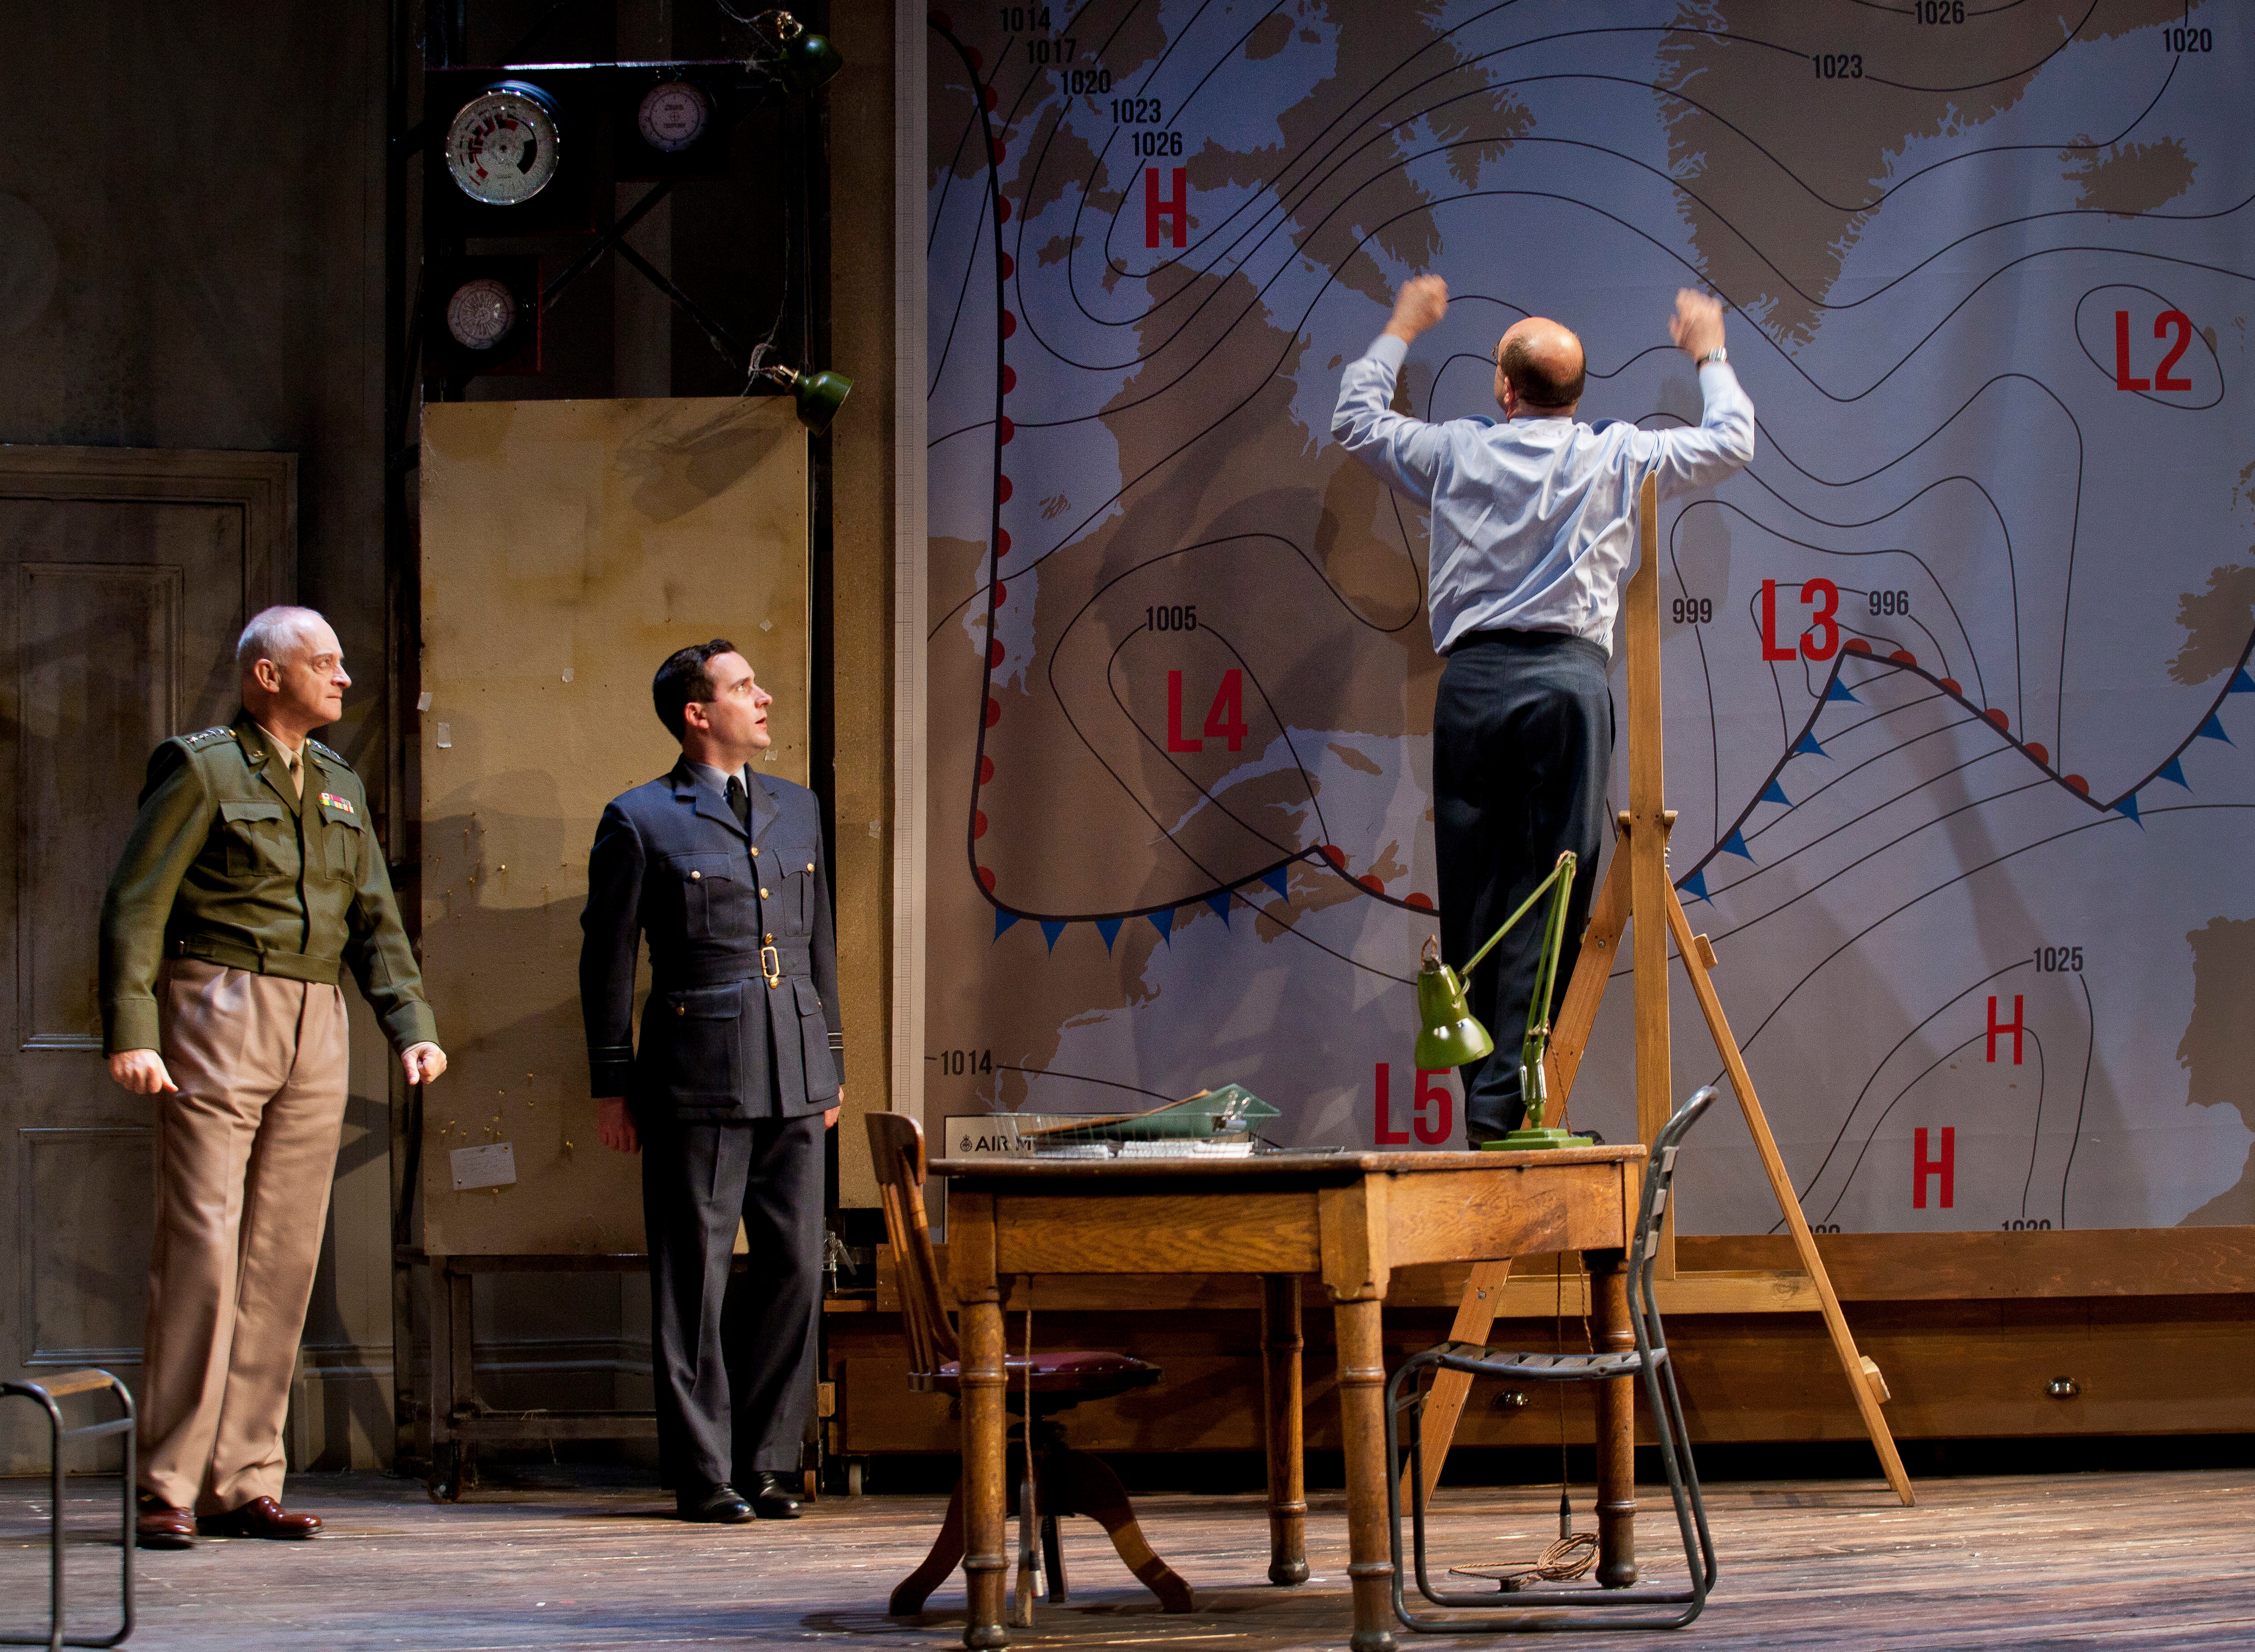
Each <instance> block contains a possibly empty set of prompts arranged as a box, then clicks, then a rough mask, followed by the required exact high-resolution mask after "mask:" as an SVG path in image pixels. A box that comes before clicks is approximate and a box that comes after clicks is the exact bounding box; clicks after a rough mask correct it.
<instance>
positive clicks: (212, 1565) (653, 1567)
mask: <svg viewBox="0 0 2255 1652" xmlns="http://www.w3.org/2000/svg"><path fill="white" fill-rule="evenodd" d="M110 1483H111V1484H114V1482H110ZM100 1484H102V1482H98V1481H81V1482H76V1487H77V1488H81V1489H82V1490H85V1491H91V1490H92V1489H93V1488H95V1487H96V1486H98V1485H100ZM45 1489H46V1488H45V1482H44V1481H26V1480H11V1481H0V1634H18V1635H21V1634H25V1633H28V1632H31V1631H32V1630H33V1629H34V1628H42V1629H43V1628H44V1625H43V1624H40V1623H36V1622H35V1621H34V1614H36V1613H38V1612H39V1610H40V1608H41V1607H42V1606H43V1603H44V1600H45V1598H46V1581H45V1570H44V1566H45V1559H44V1549H43V1546H41V1544H40V1543H39V1539H38V1537H37V1536H36V1534H37V1533H38V1532H39V1530H42V1529H43V1521H44V1514H45V1508H44V1502H45ZM290 1490H291V1495H290V1503H291V1506H292V1507H293V1508H302V1509H310V1510H312V1511H313V1512H315V1513H318V1514H320V1515H321V1516H324V1517H325V1518H326V1519H327V1521H328V1522H329V1531H328V1535H327V1537H323V1538H322V1539H320V1540H319V1541H317V1542H314V1543H310V1544H273V1543H250V1542H208V1543H205V1544H200V1546H199V1547H198V1548H197V1549H196V1550H195V1551H193V1552H192V1553H186V1554H179V1553H174V1554H144V1555H142V1556H141V1557H140V1560H139V1565H140V1571H141V1579H142V1585H141V1628H140V1630H139V1632H138V1633H137V1634H136V1635H135V1636H134V1638H133V1640H132V1641H131V1642H129V1643H128V1644H129V1645H130V1646H132V1647H136V1648H140V1647H146V1648H149V1649H164V1652H265V1649H276V1652H280V1649H290V1652H362V1649H367V1652H376V1649H384V1652H394V1649H404V1652H516V1649H534V1648H538V1649H544V1652H546V1649H564V1652H598V1649H601V1652H611V1649H628V1648H636V1649H649V1652H664V1649H687V1648H713V1647H782V1646H797V1645H807V1644H812V1643H823V1642H827V1643H830V1644H833V1645H854V1644H865V1645H868V1646H870V1647H873V1648H875V1647H900V1648H911V1647H933V1648H943V1647H953V1646H956V1645H958V1644H959V1635H960V1633H961V1629H962V1622H963V1619H962V1602H963V1593H962V1586H961V1581H960V1578H958V1579H957V1580H956V1581H955V1582H954V1583H953V1584H952V1586H950V1587H948V1588H945V1589H943V1590H942V1591H941V1592H940V1593H938V1594H937V1595H935V1596H934V1597H933V1600H932V1607H933V1610H932V1611H931V1612H930V1613H928V1614H926V1615H925V1617H924V1619H923V1620H922V1621H920V1622H909V1623H901V1622H895V1621H891V1620H889V1619H887V1618H886V1617H885V1615H884V1604H885V1597H886V1594H887V1593H888V1592H889V1590H890V1588H891V1587H892V1586H893V1584H894V1582H895V1581H896V1580H897V1579H899V1578H900V1577H901V1576H902V1575H903V1574H904V1573H905V1572H907V1571H908V1570H909V1568H910V1566H911V1565H913V1564H914V1563H915V1562H916V1561H917V1559H919V1558H921V1557H922V1555H923V1553H924V1547H925V1545H926V1544H927V1543H928V1542H929V1541H930V1539H931V1533H932V1530H933V1529H934V1526H935V1524H936V1523H937V1522H938V1518H939V1513H940V1508H941V1504H940V1502H939V1500H938V1499H937V1498H930V1497H883V1496H878V1497H862V1498H853V1499H847V1498H838V1499H826V1500H825V1501H824V1502H821V1503H819V1504H817V1505H815V1506H813V1507H811V1509H809V1510H808V1512H807V1515H806V1516H805V1517H804V1519H801V1520H799V1521H797V1522H796V1523H790V1524H783V1523H761V1524H756V1525H751V1526H743V1527H734V1528H721V1527H689V1526H684V1525H682V1524H680V1523H678V1522H676V1521H673V1520H671V1519H661V1518H658V1517H657V1516H658V1512H659V1509H660V1508H661V1507H662V1505H660V1504H659V1502H657V1499H656V1497H655V1496H654V1495H652V1494H651V1493H650V1492H648V1491H636V1490H624V1489H618V1488H608V1489H597V1490H580V1489H573V1488H570V1487H569V1486H568V1485H567V1484H566V1483H565V1482H564V1481H560V1480H559V1481H557V1483H555V1484H554V1485H552V1486H534V1487H530V1488H528V1487H524V1486H522V1485H520V1487H519V1488H516V1489H513V1490H496V1489H487V1490H482V1491H479V1492H475V1493H474V1494H473V1496H472V1500H471V1501H468V1502H463V1503H460V1504H457V1505H455V1506H453V1507H451V1508H440V1507H438V1506H435V1505H433V1504H432V1503H431V1502H427V1501H426V1500H425V1498H424V1496H423V1495H422V1492H421V1490H420V1488H418V1487H417V1486H414V1485H412V1484H410V1483H408V1482H405V1481H396V1480H386V1479H381V1478H377V1477H375V1476H369V1475H302V1476H299V1477H297V1478H295V1479H293V1480H292V1482H291V1488H290ZM1640 1490H1641V1492H1642V1495H1644V1499H1645V1501H1644V1502H1643V1504H1642V1513H1641V1514H1640V1517H1639V1534H1638V1542H1639V1544H1640V1549H1641V1551H1642V1552H1643V1554H1644V1556H1645V1557H1646V1559H1647V1565H1648V1567H1649V1566H1650V1564H1651V1563H1652V1562H1654V1561H1657V1562H1659V1563H1660V1566H1659V1569H1660V1570H1661V1571H1663V1572H1667V1573H1668V1574H1669V1575H1675V1576H1680V1575H1681V1574H1680V1572H1677V1571H1676V1570H1675V1564H1674V1563H1673V1562H1672V1559H1671V1557H1670V1555H1669V1552H1668V1551H1669V1548H1670V1546H1671V1544H1672V1542H1673V1539H1672V1537H1671V1536H1670V1534H1671V1532H1672V1529H1673V1523H1672V1519H1671V1518H1670V1516H1669V1514H1668V1502H1667V1496H1666V1488H1664V1487H1660V1488H1640ZM1919 1492H1920V1495H1921V1499H1922V1502H1921V1506H1920V1507H1918V1508H1916V1509H1903V1508H1900V1507H1899V1506H1898V1505H1896V1504H1895V1503H1894V1502H1893V1500H1892V1499H1891V1498H1889V1497H1888V1496H1887V1495H1886V1491H1885V1488H1883V1487H1881V1486H1879V1485H1878V1484H1877V1483H1876V1482H1875V1483H1873V1484H1871V1485H1868V1486H1867V1485H1863V1484H1843V1483H1842V1482H1839V1481H1822V1482H1816V1481H1809V1482H1797V1483H1795V1482H1768V1483H1760V1482H1755V1483H1746V1482H1740V1483H1732V1484H1726V1485H1722V1486H1718V1487H1716V1488H1713V1489H1712V1490H1711V1492H1710V1494H1709V1495H1708V1509H1709V1511H1710V1514H1711V1518H1712V1521H1713V1524H1714V1528H1715V1537H1716V1541H1717V1544H1718V1550H1719V1551H1720V1555H1721V1560H1722V1568H1723V1574H1722V1580H1721V1584H1720V1586H1719V1589H1718V1593H1717V1594H1716V1595H1715V1596H1714V1598H1713V1599H1712V1600H1711V1601H1710V1603H1709V1605H1708V1608H1707V1612H1706V1615H1705V1616H1704V1617H1703V1618H1702V1619H1701V1620H1700V1621H1699V1622H1698V1623H1697V1624H1696V1625H1694V1626H1693V1627H1692V1628H1689V1629H1688V1630H1685V1631H1682V1632H1681V1633H1678V1634H1675V1635H1668V1636H1663V1637H1661V1644H1664V1645H1666V1646H1667V1647H1668V1648H1670V1649H1683V1652H1690V1649H1705V1648H1718V1649H1720V1648H1732V1649H1756V1648H1759V1649H1763V1652H1773V1649H1780V1648H1796V1647H1838V1648H1855V1649H1865V1648H1920V1649H1924V1648H1936V1649H1941V1648H1947V1649H1967V1648H1974V1647H1978V1648H1981V1649H1984V1652H1987V1649H1995V1648H2026V1649H2034V1648H2061V1649H2067V1648H2090V1647H2098V1646H2123V1647H2138V1648H2148V1649H2174V1648H2181V1647H2202V1648H2206V1647H2215V1648H2223V1647H2235V1648H2237V1647H2247V1646H2250V1645H2255V1568H2251V1567H2250V1565H2249V1561H2248V1551H2249V1550H2250V1547H2251V1537H2255V1505H2251V1502H2250V1497H2251V1493H2255V1474H2249V1473H2246V1472H2223V1473H2156V1474H2057V1475H2041V1476H2034V1475H2022V1476H2010V1477H1995V1478H1981V1479H1961V1480H1928V1481H1921V1483H1920V1486H1919ZM1655 1493H1656V1494H1657V1495H1656V1497H1655V1495H1654V1494H1655ZM1584 1495H1587V1494H1586V1492H1584ZM72 1501H73V1502H74V1506H75V1508H76V1509H77V1511H78V1517H79V1519H80V1520H81V1522H85V1521H90V1520H91V1519H92V1517H93V1516H94V1514H95V1505H94V1503H93V1502H92V1501H91V1499H90V1498H88V1499H85V1500H83V1501H82V1500H81V1497H79V1496H76V1495H74V1498H73V1500H72ZM1310 1501H1311V1502H1312V1505H1313V1507H1312V1509H1311V1512H1310V1521H1309V1560H1310V1565H1311V1566H1312V1567H1313V1573H1314V1575H1313V1578H1312V1579H1311V1580H1310V1582H1309V1583H1308V1584H1307V1585H1306V1586H1303V1587H1302V1588H1300V1589H1297V1590H1291V1591H1287V1590H1282V1589H1275V1588H1271V1587H1269V1586H1268V1585H1267V1584H1266V1582H1265V1581H1264V1579H1265V1577H1266V1573H1267V1567H1268V1537H1267V1527H1266V1523H1265V1521H1264V1519H1263V1517H1262V1514H1261V1502H1260V1499H1258V1498H1257V1497H1211V1496H1174V1497H1168V1496H1155V1497H1151V1498H1148V1499H1145V1500H1143V1501H1142V1503H1141V1505H1140V1506H1141V1508H1142V1513H1143V1516H1144V1523H1145V1530H1147V1532H1148V1533H1149V1536H1150V1537H1151V1539H1152V1541H1153V1543H1154V1544H1155V1546H1156V1548H1157V1549H1158V1550H1159V1551H1160V1553H1161V1554H1163V1556H1165V1557H1166V1558H1167V1559H1168V1560H1169V1561H1170V1563H1171V1564H1172V1565H1174V1566H1175V1567H1176V1569H1177V1571H1179V1572H1181V1573H1182V1574H1183V1576H1184V1578H1185V1579H1187V1580H1188V1581H1189V1582H1190V1584H1191V1586H1192V1588H1193V1589H1195V1590H1196V1591H1197V1594H1198V1611H1196V1612H1195V1613H1193V1614H1189V1615H1187V1616H1178V1617H1166V1616H1163V1615H1162V1614H1160V1613H1159V1612H1158V1610H1157V1609H1156V1602H1155V1601H1153V1600H1151V1598H1150V1597H1149V1595H1147V1594H1145V1593H1143V1592H1142V1590H1141V1589H1139V1588H1137V1587H1136V1586H1135V1585H1134V1583H1133V1580H1132V1579H1129V1578H1128V1576H1127V1573H1126V1572H1125V1571H1124V1570H1122V1569H1121V1568H1120V1565H1119V1564H1118V1562H1117V1561H1116V1560H1114V1559H1113V1556H1112V1552H1111V1550H1110V1547H1109V1545H1108V1544H1106V1542H1105V1540H1104V1537H1103V1534H1102V1532H1101V1531H1100V1530H1099V1529H1098V1528H1097V1526H1096V1525H1095V1524H1094V1523H1092V1522H1090V1521H1085V1520H1075V1521H1070V1522H1068V1523H1067V1527H1066V1533H1067V1535H1066V1538H1065V1554H1066V1565H1067V1567H1068V1571H1069V1576H1070V1579H1071V1588H1072V1590H1073V1596H1072V1600H1071V1604H1070V1605H1069V1606H1066V1607H1050V1606H1049V1605H1048V1604H1047V1603H1043V1605H1042V1606H1041V1607H1040V1608H1039V1611H1038V1620H1039V1621H1038V1627H1037V1628H1035V1629H1033V1630H1031V1631H1021V1632H1018V1633H1017V1635H1015V1642H1016V1643H1017V1644H1021V1645H1039V1646H1045V1647H1073V1648H1081V1647H1087V1648H1098V1647H1136V1648H1164V1647H1170V1646H1175V1645H1177V1644H1179V1645H1182V1646H1184V1647H1190V1648H1195V1649H1198V1652H1206V1649H1213V1652H1238V1649H1247V1652H1268V1649H1282V1648H1298V1647H1326V1646H1344V1645H1345V1638H1346V1627H1345V1626H1346V1622H1347V1594H1346V1587H1345V1564H1346V1522H1345V1508H1344V1502H1343V1500H1342V1499H1341V1498H1340V1497H1339V1496H1338V1495H1329V1496H1324V1495H1317V1496H1316V1497H1314V1498H1312V1499H1311V1500H1310ZM110 1507H112V1508H114V1507H115V1505H114V1504H111V1505H110ZM1442 1510H1443V1518H1442V1520H1441V1521H1440V1523H1439V1527H1440V1531H1441V1533H1442V1541H1441V1543H1440V1544H1439V1545H1438V1551H1439V1552H1441V1553H1444V1554H1448V1555H1449V1556H1450V1558H1454V1559H1456V1560H1458V1561H1459V1562H1461V1563H1472V1562H1477V1561H1480V1560H1506V1559H1518V1558H1521V1557H1531V1556H1532V1555H1533V1554H1534V1553H1535V1552H1536V1551H1539V1549H1540V1548H1541V1546H1542V1543H1543V1541H1544V1539H1545V1537H1546V1535H1548V1534H1551V1533H1555V1532H1556V1512H1555V1511H1556V1490H1555V1488H1554V1489H1553V1491H1552V1492H1551V1493H1550V1495H1549V1502H1548V1505H1547V1507H1546V1502H1545V1498H1544V1495H1543V1493H1542V1491H1541V1490H1540V1489H1539V1488H1524V1489H1518V1488H1514V1489H1508V1490H1483V1489H1478V1488H1451V1489H1449V1490H1446V1491H1444V1493H1443V1494H1442ZM83 1529H84V1527H83V1526H81V1530H83ZM1012 1530H1013V1533H1014V1539H1015V1523H1014V1525H1013V1528H1012ZM71 1558H72V1562H73V1572H74V1579H76V1581H75V1582H74V1585H73V1588H74V1600H75V1601H76V1603H77V1609H76V1610H74V1612H73V1614H72V1618H73V1621H74V1632H79V1633H83V1632H85V1630H88V1629H93V1630H95V1632H96V1633H100V1632H102V1631H101V1629H100V1628H97V1627H96V1626H97V1625H99V1624H102V1616H101V1614H100V1610H99V1608H100V1607H101V1605H102V1600H101V1594H100V1591H101V1589H102V1586H104V1585H105V1584H106V1585H108V1586H109V1587H110V1588H111V1589H112V1590H113V1591H114V1588H115V1578H116V1573H115V1571H114V1567H115V1565H116V1553H115V1550H114V1548H110V1549H104V1548H103V1547H102V1546H100V1545H99V1544H96V1543H95V1542H94V1541H92V1540H91V1537H90V1536H89V1541H88V1543H87V1544H85V1545H84V1546H75V1545H74V1552H73V1554H72V1557H71ZM110 1599H111V1600H114V1599H115V1595H114V1593H112V1595H111V1596H110ZM108 1622H109V1624H113V1625H114V1623H115V1619H114V1618H112V1619H109V1620H108ZM1421 1639H1423V1637H1417V1636H1413V1635H1409V1634H1408V1632H1407V1631H1403V1632H1402V1633H1401V1640H1402V1642H1403V1643H1404V1644H1405V1645H1411V1644H1416V1642H1418V1641H1420V1640H1421ZM1434 1639H1435V1640H1436V1642H1437V1643H1438V1644H1442V1645H1462V1644H1470V1642H1463V1641H1458V1640H1454V1639H1441V1638H1439V1637H1435V1638H1434ZM1547 1643H1548V1642H1546V1644H1547ZM1607 1643H1608V1644H1612V1645H1620V1644H1622V1642H1620V1641H1619V1639H1618V1638H1617V1637H1609V1638H1608V1642H1607Z"/></svg>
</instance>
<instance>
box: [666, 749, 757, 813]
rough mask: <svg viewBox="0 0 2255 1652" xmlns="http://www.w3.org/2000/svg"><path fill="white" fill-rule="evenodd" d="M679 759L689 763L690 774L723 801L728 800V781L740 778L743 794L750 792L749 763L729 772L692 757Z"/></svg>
mask: <svg viewBox="0 0 2255 1652" xmlns="http://www.w3.org/2000/svg"><path fill="white" fill-rule="evenodd" d="M682 761H683V762H685V763H686V764H688V765H689V772H690V773H691V774H694V775H695V776H696V777H697V778H698V779H699V780H700V781H704V782H705V784H706V785H707V786H709V787H711V788H713V791H714V792H715V793H717V794H719V795H720V801H721V802H724V803H725V802H727V801H728V782H729V781H732V780H738V779H741V780H742V781H743V782H744V794H745V795H746V796H749V795H751V790H752V766H751V765H750V764H749V763H747V764H745V765H744V766H743V767H741V768H740V769H738V770H737V771H736V772H735V774H729V773H728V771H727V769H724V768H714V767H713V766H712V765H711V764H710V763H700V762H699V761H698V760H696V759H695V758H693V757H685V758H683V759H682Z"/></svg>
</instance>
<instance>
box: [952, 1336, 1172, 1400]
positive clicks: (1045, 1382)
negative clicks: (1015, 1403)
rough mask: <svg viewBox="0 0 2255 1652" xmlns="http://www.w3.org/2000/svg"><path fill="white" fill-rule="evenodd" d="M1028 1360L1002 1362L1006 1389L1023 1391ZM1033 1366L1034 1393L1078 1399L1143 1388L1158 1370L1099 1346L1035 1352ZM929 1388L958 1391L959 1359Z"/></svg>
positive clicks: (1016, 1358)
mask: <svg viewBox="0 0 2255 1652" xmlns="http://www.w3.org/2000/svg"><path fill="white" fill-rule="evenodd" d="M1028 1363H1029V1362H1028V1361H1027V1360H1026V1359H1025V1358H1024V1357H1023V1356H1022V1355H1016V1354H1013V1355H1009V1356H1008V1358H1006V1359H1005V1360H1004V1361H1003V1362H1002V1364H1003V1368H1004V1370H1005V1372H1006V1373H1007V1375H1008V1378H1009V1391H1010V1392H1011V1393H1013V1394H1022V1393H1024V1392H1025V1391H1026V1380H1027V1366H1028ZM1030 1363H1031V1365H1032V1368H1033V1372H1032V1375H1033V1387H1034V1392H1035V1393H1036V1394H1048V1395H1053V1396H1058V1397H1062V1396H1065V1395H1071V1396H1072V1397H1075V1398H1078V1399H1102V1398H1104V1397H1106V1396H1107V1395H1112V1394H1124V1393H1126V1392H1127V1390H1129V1389H1131V1388H1143V1387H1146V1386H1148V1385H1149V1384H1150V1383H1156V1382H1157V1381H1158V1380H1159V1377H1160V1375H1161V1373H1160V1370H1159V1368H1158V1367H1157V1366H1156V1365H1147V1364H1145V1363H1144V1362H1142V1360H1138V1359H1135V1358H1133V1357H1131V1356H1129V1355H1125V1354H1113V1353H1108V1352H1106V1351H1104V1350H1102V1349H1099V1348H1067V1349H1065V1350H1064V1351H1062V1352H1060V1353H1055V1354H1047V1353H1044V1354H1036V1355H1034V1357H1033V1359H1032V1361H1031V1362H1030ZM935 1375H936V1377H937V1379H938V1380H937V1381H936V1382H934V1383H933V1384H932V1386H933V1387H935V1388H937V1389H938V1390H941V1391H942V1392H944V1393H948V1394H954V1393H959V1392H960V1391H961V1389H962V1383H963V1362H961V1361H960V1360H950V1361H948V1362H947V1363H946V1364H945V1365H943V1366H941V1367H940V1368H939V1369H938V1372H937V1373H936V1374H935Z"/></svg>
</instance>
